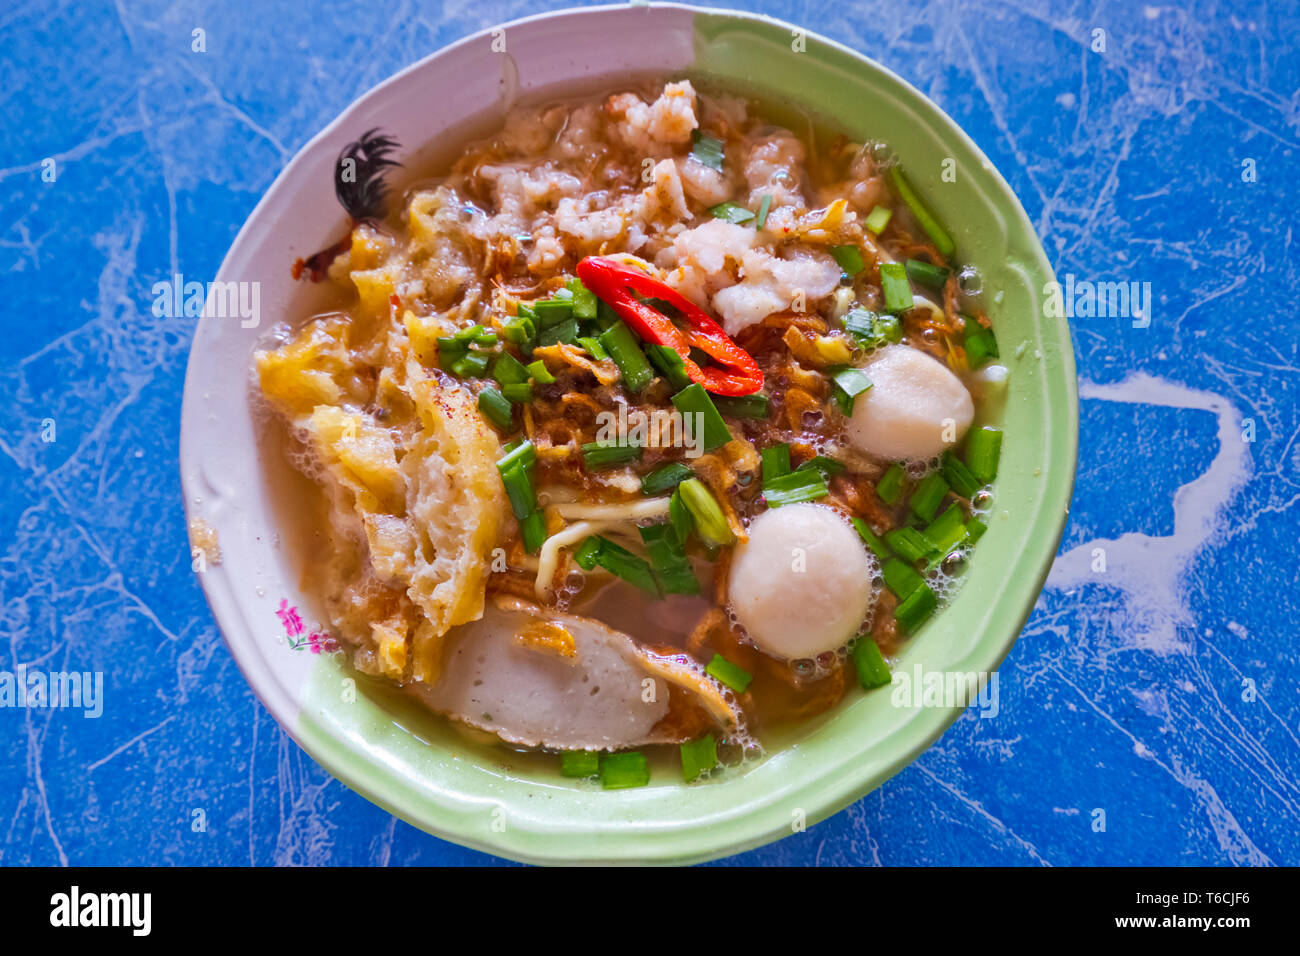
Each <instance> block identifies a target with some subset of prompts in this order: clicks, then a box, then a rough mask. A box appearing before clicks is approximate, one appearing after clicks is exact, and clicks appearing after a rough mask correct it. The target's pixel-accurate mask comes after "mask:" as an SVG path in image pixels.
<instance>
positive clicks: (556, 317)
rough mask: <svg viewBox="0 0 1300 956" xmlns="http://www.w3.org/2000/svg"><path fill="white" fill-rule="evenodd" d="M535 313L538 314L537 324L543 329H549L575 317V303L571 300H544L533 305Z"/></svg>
mask: <svg viewBox="0 0 1300 956" xmlns="http://www.w3.org/2000/svg"><path fill="white" fill-rule="evenodd" d="M533 311H534V312H536V313H537V322H538V324H539V325H540V326H541V327H542V328H543V329H545V328H549V327H550V326H552V325H555V324H556V323H558V322H563V321H564V320H565V319H569V318H572V317H573V301H572V300H571V299H558V298H557V299H542V300H540V301H538V302H534V303H533Z"/></svg>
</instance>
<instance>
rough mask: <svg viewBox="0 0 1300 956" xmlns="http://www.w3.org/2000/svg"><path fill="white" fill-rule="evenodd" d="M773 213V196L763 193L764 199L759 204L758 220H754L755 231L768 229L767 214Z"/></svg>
mask: <svg viewBox="0 0 1300 956" xmlns="http://www.w3.org/2000/svg"><path fill="white" fill-rule="evenodd" d="M771 211H772V196H771V194H770V193H763V198H762V199H761V200H759V203H758V218H756V219H755V220H754V228H755V229H765V228H766V227H767V214H768V213H769V212H771Z"/></svg>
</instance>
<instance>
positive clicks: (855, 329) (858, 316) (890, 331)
mask: <svg viewBox="0 0 1300 956" xmlns="http://www.w3.org/2000/svg"><path fill="white" fill-rule="evenodd" d="M844 330H845V331H846V332H848V333H850V334H851V335H852V336H853V337H854V338H855V339H857V340H858V342H859V344H861V345H862V346H863V347H864V348H872V349H874V348H877V347H879V346H881V345H884V344H885V343H886V342H897V341H899V340H900V339H901V338H902V337H903V327H902V326H901V325H900V324H899V322H898V317H897V316H894V315H888V314H885V315H877V314H876V313H874V312H869V311H867V310H866V309H853V310H851V311H850V312H849V313H848V314H847V315H846V316H844Z"/></svg>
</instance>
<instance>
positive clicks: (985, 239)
mask: <svg viewBox="0 0 1300 956" xmlns="http://www.w3.org/2000/svg"><path fill="white" fill-rule="evenodd" d="M679 9H680V8H679ZM694 25H695V41H696V42H695V46H696V58H695V64H696V66H695V69H694V71H693V75H696V76H699V77H701V78H708V79H714V80H717V81H720V82H724V83H728V84H732V85H736V86H740V87H742V88H746V89H750V90H753V91H754V92H756V93H758V94H759V95H764V94H766V95H769V96H772V97H776V98H780V99H784V100H787V101H793V102H797V103H799V104H806V105H809V106H811V107H812V108H813V109H814V110H815V111H816V112H817V113H819V114H821V115H822V116H823V117H825V118H826V119H827V120H828V121H830V122H831V123H833V124H835V125H837V126H839V127H841V128H843V129H844V130H845V131H846V132H848V133H849V135H850V136H855V135H856V136H858V137H864V138H866V137H874V138H879V139H882V140H884V141H886V142H888V143H889V145H890V146H891V147H892V149H893V151H894V153H895V155H896V156H897V157H898V158H899V160H900V161H901V162H902V164H903V166H904V168H905V169H906V170H908V172H909V175H910V178H911V179H912V181H913V183H914V185H915V186H916V188H917V189H918V190H919V191H920V192H921V194H922V195H923V196H924V197H925V198H926V200H927V201H928V202H929V204H930V205H931V207H932V208H933V209H934V211H935V212H936V213H937V214H938V215H939V217H940V218H941V219H942V221H943V222H945V223H946V224H947V225H948V227H949V228H950V229H951V230H952V233H953V236H954V238H955V240H956V243H957V249H958V252H957V257H958V258H959V259H960V260H961V261H962V262H964V263H969V264H973V265H974V266H976V267H977V268H978V269H979V271H980V273H981V275H982V276H983V286H984V301H985V303H986V308H987V310H988V312H989V314H990V316H991V318H992V321H993V325H994V329H995V331H996V334H997V338H998V341H999V344H1000V347H1001V352H1002V357H1003V358H1002V360H1003V362H1004V363H1005V364H1006V365H1007V366H1008V367H1009V369H1010V370H1011V375H1010V379H1009V386H1008V392H1007V398H1006V403H1005V408H1004V410H1003V412H1002V414H1001V416H1000V417H1001V424H1002V426H1003V428H1004V430H1005V435H1004V440H1003V448H1002V458H1001V466H1000V472H999V475H998V478H997V481H996V484H995V495H996V498H995V503H994V507H993V511H992V512H991V514H990V515H989V530H988V532H987V533H986V534H985V536H984V537H983V539H982V540H981V541H980V542H979V545H978V547H977V548H976V551H975V554H974V557H973V559H972V560H971V562H970V568H969V570H968V571H967V572H966V574H965V581H964V583H963V585H962V587H961V589H960V590H959V591H958V593H957V594H956V596H955V598H954V599H953V600H952V602H951V603H950V604H949V605H948V606H947V607H945V608H944V609H943V610H942V611H941V612H940V613H939V614H937V615H936V616H935V617H934V618H933V619H932V620H931V621H930V622H929V623H928V624H927V625H925V627H924V628H923V629H922V630H921V632H920V633H919V634H918V635H917V636H916V637H915V638H914V639H913V640H911V641H910V642H909V644H908V645H907V646H906V647H905V649H904V650H903V651H902V653H901V654H900V656H899V657H898V659H897V660H896V661H895V662H894V666H895V669H896V670H898V669H901V670H906V671H911V670H912V668H914V667H915V666H918V665H919V666H920V667H922V668H924V669H925V670H926V671H936V670H937V671H945V672H970V673H975V674H981V673H988V672H992V671H993V670H995V669H996V668H997V666H998V665H999V664H1000V663H1001V661H1002V660H1003V658H1004V657H1005V656H1006V654H1007V653H1008V651H1009V650H1010V649H1011V646H1012V645H1013V644H1014V643H1015V640H1016V637H1017V635H1018V634H1019V632H1020V629H1021V628H1022V627H1023V626H1024V623H1025V621H1026V619H1027V618H1028V615H1029V613H1030V611H1031V609H1032V608H1033V605H1034V603H1035V601H1036V599H1037V596H1038V594H1039V592H1040V589H1041V587H1042V583H1043V581H1044V579H1045V578H1046V576H1047V572H1048V571H1049V569H1050V567H1051V563H1052V559H1053V556H1054V555H1055V552H1056V548H1057V545H1058V543H1059V540H1060V535H1061V532H1062V530H1063V527H1064V523H1065V519H1066V515H1067V510H1068V506H1069V501H1070V495H1071V489H1072V485H1073V480H1074V470H1075V455H1076V446H1077V437H1078V397H1077V391H1076V381H1075V372H1074V356H1073V351H1072V349H1071V345H1070V336H1069V329H1068V327H1067V324H1066V321H1065V319H1064V318H1051V317H1047V316H1046V315H1045V312H1046V309H1045V308H1044V304H1045V302H1046V300H1047V295H1048V294H1047V288H1048V284H1049V283H1051V282H1053V281H1054V276H1053V274H1052V270H1051V267H1050V265H1049V264H1048V261H1047V258H1046V256H1045V254H1044V252H1043V249H1042V246H1041V245H1040V243H1039V241H1038V239H1037V237H1036V235H1035V233H1034V229H1033V227H1032V225H1031V224H1030V222H1029V220H1028V218H1027V217H1026V215H1025V212H1024V210H1023V209H1022V207H1021V206H1020V203H1019V202H1018V201H1017V199H1016V197H1015V195H1014V193H1013V192H1012V191H1011V189H1010V187H1009V186H1008V185H1007V183H1006V182H1005V181H1004V180H1003V179H1002V177H1001V176H1000V175H999V174H998V173H997V171H996V170H995V169H994V168H993V166H992V165H991V164H990V163H989V161H988V160H987V158H986V157H985V156H984V155H983V154H982V153H981V152H980V150H979V149H978V148H977V147H976V146H975V144H974V143H973V142H972V141H971V140H970V139H969V138H968V137H967V136H966V135H965V134H964V133H963V132H962V131H961V130H960V129H959V128H958V127H957V126H956V124H954V123H953V122H952V120H950V119H949V118H948V117H947V116H946V115H945V114H944V113H943V112H942V111H941V110H940V109H939V108H938V107H937V106H936V105H935V104H933V103H932V102H931V101H930V100H928V99H927V98H926V97H925V96H923V95H922V94H921V93H919V92H918V91H917V90H915V89H914V88H913V87H911V86H910V85H908V84H907V83H905V82H903V81H902V80H901V79H899V78H898V77H897V76H895V75H894V74H893V73H891V72H889V71H888V70H886V69H884V68H883V67H881V66H880V65H878V64H876V63H874V62H873V61H871V60H869V59H867V58H866V57H864V56H862V55H860V54H858V53H855V52H853V51H852V50H849V49H847V48H845V47H843V46H840V45H838V44H835V43H832V42H830V41H827V40H824V39H821V38H818V37H816V36H815V35H806V36H804V37H803V40H802V42H803V43H804V44H805V47H804V51H803V52H794V50H793V48H792V44H794V45H798V44H797V43H796V42H795V41H796V40H798V38H799V33H797V32H796V31H797V28H796V27H794V26H792V25H789V24H784V23H780V22H777V21H774V20H770V19H766V18H763V19H760V18H755V17H753V16H752V15H748V14H741V13H729V12H725V11H710V12H705V11H696V12H695V20H694ZM945 158H950V159H952V160H953V161H954V163H955V166H954V168H955V170H956V174H957V178H956V181H955V182H942V181H941V178H940V169H941V161H942V160H943V159H945ZM350 680H351V678H350V676H349V674H348V673H347V672H346V671H345V670H344V668H343V667H342V666H341V665H340V664H339V663H338V662H337V661H336V660H334V659H332V658H322V659H321V661H320V663H319V665H318V666H317V668H316V671H315V674H314V677H313V680H312V688H311V689H310V691H309V693H308V703H307V704H306V705H305V706H304V707H303V710H302V711H301V713H300V714H299V720H298V724H297V727H296V728H295V736H296V738H297V739H298V740H299V742H300V743H301V744H302V745H303V746H304V747H305V748H306V750H307V751H308V752H309V753H311V754H312V755H313V756H314V757H316V759H318V760H319V761H320V762H321V763H322V764H323V765H325V766H326V767H328V768H329V769H330V770H331V771H332V772H333V773H334V774H335V775H336V776H338V777H339V778H340V779H341V780H342V781H343V782H344V783H346V784H347V785H348V786H350V787H351V788H353V789H354V790H356V791H358V792H360V793H361V794H363V795H364V796H366V797H367V798H368V799H370V800H371V801H373V802H375V803H377V804H379V805H380V806H383V807H384V808H385V809H387V810H389V811H390V812H392V813H394V814H396V815H398V816H400V817H401V818H403V819H405V820H407V821H409V822H410V823H412V824H414V825H416V826H418V827H421V828H423V829H424V830H426V831H428V832H430V833H433V834H436V835H437V836H440V837H443V838H445V839H448V840H451V841H453V842H456V843H459V844H462V845H465V846H469V847H473V848H476V849H480V850H483V851H485V852H489V853H494V854H497V855H500V856H504V857H508V858H511V859H515V860H520V861H527V862H539V863H560V862H574V863H595V862H602V863H678V864H680V863H691V862H698V861H703V860H707V859H712V858H716V857H719V856H724V855H727V854H731V853H736V852H739V851H742V850H746V849H749V848H752V847H756V846H759V845H762V844H764V843H767V842H770V841H772V840H775V839H778V838H780V837H782V836H785V835H789V834H790V833H791V832H794V831H795V830H797V829H798V828H799V826H800V825H801V824H804V825H812V824H813V823H815V822H817V821H819V820H821V819H824V818H825V817H828V816H830V815H831V814H833V813H836V812H837V811H839V810H841V809H842V808H844V807H845V806H847V805H849V804H850V803H852V802H854V801H856V800H858V799H860V798H861V797H862V796H864V795H865V794H867V793H868V792H870V791H871V790H873V789H874V788H876V787H878V786H880V784H881V783H882V782H884V781H885V780H887V779H888V778H889V777H890V776H892V775H893V774H895V773H897V772H898V771H899V770H901V769H902V768H903V767H905V766H906V765H907V764H908V763H909V762H911V761H912V760H914V759H915V758H916V757H917V756H918V755H920V754H921V753H922V752H923V751H924V750H925V749H926V748H927V747H928V746H929V745H930V744H931V743H933V742H934V741H935V740H936V739H937V738H938V737H939V736H940V735H941V734H942V733H943V732H944V730H946V729H947V727H948V726H949V725H950V724H951V723H952V722H953V721H954V720H956V719H957V717H958V716H960V714H961V712H962V710H963V709H964V708H963V707H960V706H955V707H929V708H913V707H909V706H894V704H893V702H892V699H891V697H892V695H891V692H890V690H889V689H881V690H878V691H875V692H873V693H861V692H857V691H854V692H851V693H850V694H849V695H848V698H847V699H846V700H845V701H844V702H843V703H842V704H841V705H840V706H839V707H838V708H837V709H836V710H835V711H833V712H832V713H831V714H830V715H828V716H827V717H825V718H824V719H822V720H820V721H818V722H816V726H813V727H809V728H805V729H804V731H803V732H802V733H801V734H799V735H797V736H794V737H792V738H791V739H789V740H788V741H785V742H784V745H783V746H782V747H780V748H779V749H773V751H772V752H771V753H770V755H769V756H767V757H765V758H764V759H762V760H759V761H755V762H753V763H751V764H747V765H745V766H744V767H742V768H740V769H736V770H732V771H729V772H727V773H725V774H723V775H721V776H720V777H718V778H717V779H715V780H711V781H707V782H704V783H700V784H696V785H692V786H686V785H685V784H683V783H682V782H681V781H680V779H678V778H676V777H675V776H674V777H672V778H669V779H660V778H661V777H664V776H665V774H664V773H659V774H657V775H656V778H655V779H652V781H651V783H650V785H649V786H648V787H645V788H642V789H638V790H622V791H614V792H608V793H607V792H603V791H601V790H600V789H599V788H598V787H597V786H596V785H594V784H592V783H588V782H578V783H575V782H574V781H572V780H569V779H566V778H563V777H561V776H560V775H559V771H558V760H557V761H555V762H554V763H555V765H556V766H555V769H554V770H553V771H547V770H544V769H542V770H539V769H538V764H537V762H536V761H530V762H524V763H522V764H519V765H516V763H515V762H514V761H512V759H511V756H510V755H509V754H508V753H506V752H504V751H502V750H501V749H500V748H492V747H483V746H479V745H476V744H474V743H472V742H470V741H467V740H466V738H465V737H464V736H462V735H460V734H458V733H457V732H456V731H455V730H453V729H452V728H450V727H448V726H446V724H445V723H444V722H442V721H440V720H438V719H437V718H432V717H429V716H428V715H426V714H423V713H422V712H421V711H419V709H418V708H416V707H414V706H413V705H411V704H408V703H404V702H402V701H400V700H398V699H397V698H396V697H394V696H393V695H384V694H377V693H372V692H370V691H367V690H365V689H362V690H361V691H360V692H358V693H355V694H353V693H352V687H353V685H352V684H351V683H350ZM353 698H355V699H353Z"/></svg>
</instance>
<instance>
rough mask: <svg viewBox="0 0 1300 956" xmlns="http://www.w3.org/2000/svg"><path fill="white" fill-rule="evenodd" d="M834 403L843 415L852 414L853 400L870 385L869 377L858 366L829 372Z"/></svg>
mask: <svg viewBox="0 0 1300 956" xmlns="http://www.w3.org/2000/svg"><path fill="white" fill-rule="evenodd" d="M831 382H832V383H833V385H834V389H833V394H834V396H835V404H837V405H838V406H839V407H840V411H842V412H843V413H844V414H845V415H852V414H853V402H854V400H855V399H856V398H857V397H858V396H859V395H861V394H862V393H863V392H865V391H866V390H867V389H869V388H870V387H871V379H869V378H867V373H866V372H864V371H862V369H860V368H853V367H852V366H850V367H848V368H840V369H837V370H835V371H833V372H831Z"/></svg>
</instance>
